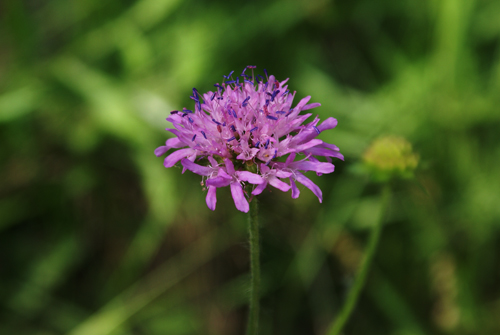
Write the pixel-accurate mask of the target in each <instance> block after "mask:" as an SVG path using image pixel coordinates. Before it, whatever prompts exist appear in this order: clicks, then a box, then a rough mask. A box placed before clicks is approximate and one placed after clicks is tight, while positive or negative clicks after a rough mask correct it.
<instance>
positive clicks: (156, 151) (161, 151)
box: [155, 145, 168, 157]
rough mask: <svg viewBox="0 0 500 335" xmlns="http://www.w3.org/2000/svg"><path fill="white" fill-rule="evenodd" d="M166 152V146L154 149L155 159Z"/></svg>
mask: <svg viewBox="0 0 500 335" xmlns="http://www.w3.org/2000/svg"><path fill="white" fill-rule="evenodd" d="M167 151H168V147H167V146H164V145H163V146H161V147H158V148H156V149H155V155H156V157H160V156H161V155H163V154H165V153H166V152H167Z"/></svg>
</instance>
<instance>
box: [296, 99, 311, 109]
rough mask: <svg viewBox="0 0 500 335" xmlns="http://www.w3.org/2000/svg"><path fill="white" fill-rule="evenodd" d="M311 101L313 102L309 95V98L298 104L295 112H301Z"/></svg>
mask: <svg viewBox="0 0 500 335" xmlns="http://www.w3.org/2000/svg"><path fill="white" fill-rule="evenodd" d="M309 100H311V96H310V95H308V96H307V97H305V98H303V99H302V100H300V101H299V103H298V104H297V106H295V108H294V110H299V111H300V110H302V107H304V106H305V105H306V104H307V102H308V101H309Z"/></svg>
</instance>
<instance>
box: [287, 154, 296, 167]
mask: <svg viewBox="0 0 500 335" xmlns="http://www.w3.org/2000/svg"><path fill="white" fill-rule="evenodd" d="M296 155H297V154H296V153H295V152H292V153H291V154H290V156H288V157H287V158H286V161H285V165H289V164H290V163H292V162H293V160H294V159H295V156H296Z"/></svg>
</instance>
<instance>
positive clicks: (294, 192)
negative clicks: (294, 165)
mask: <svg viewBox="0 0 500 335" xmlns="http://www.w3.org/2000/svg"><path fill="white" fill-rule="evenodd" d="M288 179H289V180H290V185H291V186H292V199H297V198H298V197H299V195H300V191H299V188H298V187H297V185H296V184H295V181H293V178H292V177H290V178H288Z"/></svg>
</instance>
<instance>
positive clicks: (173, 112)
mask: <svg viewBox="0 0 500 335" xmlns="http://www.w3.org/2000/svg"><path fill="white" fill-rule="evenodd" d="M177 113H179V111H171V112H170V114H177Z"/></svg>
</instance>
